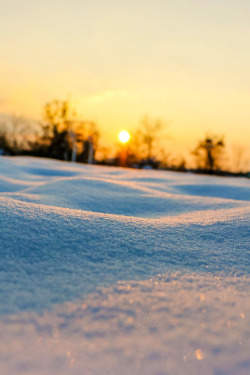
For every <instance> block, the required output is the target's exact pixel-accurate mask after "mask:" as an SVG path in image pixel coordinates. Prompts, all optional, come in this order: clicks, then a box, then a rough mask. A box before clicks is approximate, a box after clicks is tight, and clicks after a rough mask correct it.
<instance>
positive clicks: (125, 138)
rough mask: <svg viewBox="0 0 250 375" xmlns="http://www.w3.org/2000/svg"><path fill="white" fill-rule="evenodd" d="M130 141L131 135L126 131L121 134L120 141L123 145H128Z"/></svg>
mask: <svg viewBox="0 0 250 375" xmlns="http://www.w3.org/2000/svg"><path fill="white" fill-rule="evenodd" d="M129 139H130V135H129V133H128V132H127V131H126V130H122V131H121V132H120V133H119V140H120V141H121V142H122V143H126V142H128V141H129Z"/></svg>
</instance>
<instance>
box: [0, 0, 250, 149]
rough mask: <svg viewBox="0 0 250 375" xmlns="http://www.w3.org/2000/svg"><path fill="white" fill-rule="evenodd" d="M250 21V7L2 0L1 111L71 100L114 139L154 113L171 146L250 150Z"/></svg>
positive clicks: (190, 1) (189, 1)
mask: <svg viewBox="0 0 250 375" xmlns="http://www.w3.org/2000/svg"><path fill="white" fill-rule="evenodd" d="M249 19H250V2H249V1H248V0H237V1H233V0H209V1H208V0H203V1H200V0H199V1H198V0H175V1H173V0H172V1H170V0H154V1H153V0H144V1H142V0H133V1H129V0H127V1H122V0H116V1H115V0H85V1H82V0H71V1H69V0H43V1H35V0H33V1H31V0H26V1H25V0H8V1H7V0H5V1H3V0H2V1H1V14H0V44H1V49H0V81H1V92H0V113H18V114H23V115H25V116H29V117H34V118H41V115H42V108H43V105H44V104H45V103H46V102H48V101H50V100H53V99H67V98H71V100H72V101H73V102H74V103H75V105H76V107H77V109H78V112H80V113H81V114H82V115H83V116H84V117H85V118H87V119H90V120H95V121H96V122H97V123H98V125H99V127H100V129H101V132H102V133H103V137H104V139H106V140H107V142H111V143H112V142H115V141H116V139H117V133H118V132H119V131H120V130H122V129H124V128H125V129H128V130H132V129H133V128H134V127H135V126H136V125H137V124H138V122H139V120H140V119H141V117H142V116H143V115H144V114H149V115H150V116H151V117H154V118H155V117H157V118H161V119H163V120H165V121H166V122H167V123H169V125H168V133H169V135H170V138H169V140H168V141H167V142H169V147H170V149H171V147H172V148H174V149H175V150H179V151H180V152H181V150H183V149H184V148H186V149H187V150H188V149H190V148H192V147H193V146H194V144H195V143H196V142H197V140H198V139H199V138H201V137H202V136H203V135H204V134H206V133H208V132H210V133H216V134H220V135H225V139H226V142H228V143H230V144H234V143H235V144H242V145H243V146H244V147H248V144H249V138H250V105H249V99H250V74H249V73H250V72H249V70H250V48H249V47H250V23H249Z"/></svg>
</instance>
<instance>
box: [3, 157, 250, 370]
mask: <svg viewBox="0 0 250 375" xmlns="http://www.w3.org/2000/svg"><path fill="white" fill-rule="evenodd" d="M249 201H250V181H249V180H247V179H244V178H222V177H209V176H196V175H192V174H180V173H173V172H164V171H151V170H150V171H147V170H129V169H120V168H106V167H97V166H87V165H79V164H70V163H64V162H59V161H53V160H46V159H37V158H28V157H27V158H25V157H15V158H10V157H1V158H0V228H1V237H0V332H1V341H0V369H1V375H12V374H25V375H26V374H27V375H31V374H32V375H36V374H37V375H40V374H43V375H45V374H46V375H48V374H49V375H50V374H52V375H54V374H55V375H57V374H58V375H59V374H60V375H61V374H62V375H64V374H81V375H82V374H83V375H90V374H91V375H106V374H107V375H123V374H124V375H125V374H126V375H127V374H131V375H167V374H171V375H172V374H173V375H178V374H181V375H182V374H184V375H185V374H191V375H195V374H205V375H206V374H216V375H222V374H231V375H235V374H236V375H241V374H244V375H245V374H249V373H250V324H249V320H250V245H249V242H250V241H249V234H250V226H249V218H250V203H249Z"/></svg>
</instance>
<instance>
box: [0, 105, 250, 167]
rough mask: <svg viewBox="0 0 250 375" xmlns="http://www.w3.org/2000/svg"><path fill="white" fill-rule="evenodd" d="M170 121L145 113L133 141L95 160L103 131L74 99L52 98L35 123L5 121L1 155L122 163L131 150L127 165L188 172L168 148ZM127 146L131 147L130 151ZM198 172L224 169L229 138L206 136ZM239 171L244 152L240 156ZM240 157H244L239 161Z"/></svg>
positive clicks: (195, 153) (197, 151) (0, 129)
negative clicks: (81, 111)
mask: <svg viewBox="0 0 250 375" xmlns="http://www.w3.org/2000/svg"><path fill="white" fill-rule="evenodd" d="M166 125H167V124H166V123H165V122H164V121H162V120H160V119H152V118H150V117H149V116H144V117H143V118H142V120H141V121H140V123H139V125H138V127H137V128H136V129H135V130H134V132H133V133H132V134H131V140H130V142H129V144H128V145H126V146H122V147H120V149H119V148H118V149H117V150H116V155H115V156H114V157H110V155H109V154H108V153H107V155H105V156H102V157H99V158H96V154H97V152H98V151H100V148H101V147H100V145H99V141H100V137H101V133H100V130H99V129H98V127H97V125H96V124H95V123H94V122H93V121H88V120H83V119H81V118H80V117H79V116H78V115H77V112H76V110H75V109H74V108H73V106H72V103H71V102H70V101H69V100H62V101H60V100H53V101H50V102H48V103H46V104H45V105H44V107H43V118H42V120H41V121H40V122H39V123H36V124H35V126H34V124H33V125H32V124H30V123H29V122H28V121H26V120H25V119H24V118H22V117H17V116H11V117H9V118H8V119H7V118H6V119H5V120H2V121H1V123H0V153H1V154H3V155H30V156H39V157H47V158H55V159H59V160H65V161H74V162H82V163H96V164H110V165H120V164H121V154H122V153H124V152H125V151H126V166H128V167H136V168H162V169H173V170H177V171H185V170H187V163H186V160H185V159H184V158H179V159H176V158H173V157H172V156H171V154H169V153H167V152H166V147H164V142H162V140H164V141H166V138H167V135H166V134H165V129H166V127H167V126H166ZM125 148H126V150H125ZM191 154H192V157H193V159H194V161H195V168H194V170H195V171H196V172H205V173H219V174H223V173H225V167H224V165H223V157H224V155H225V141H224V139H223V137H221V136H218V135H206V136H204V138H203V139H201V140H200V141H199V142H198V143H197V146H196V147H195V148H194V150H192V152H191ZM238 159H239V160H238V170H237V171H236V172H238V173H240V172H241V167H242V164H243V163H241V161H242V160H243V159H244V155H243V154H242V153H241V154H240V153H239V154H238ZM240 159H241V160H240Z"/></svg>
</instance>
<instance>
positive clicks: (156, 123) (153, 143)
mask: <svg viewBox="0 0 250 375" xmlns="http://www.w3.org/2000/svg"><path fill="white" fill-rule="evenodd" d="M164 128H165V123H164V122H163V121H162V120H160V119H153V118H150V117H149V116H148V115H145V116H144V117H143V118H142V119H141V121H140V124H139V126H138V128H137V129H136V131H135V132H134V134H132V136H131V142H130V145H129V159H130V160H133V161H136V160H137V162H138V161H141V160H142V159H144V160H148V161H149V160H152V159H153V158H155V156H156V154H160V145H159V144H160V140H161V138H162V137H163V135H162V134H163V130H164Z"/></svg>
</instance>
